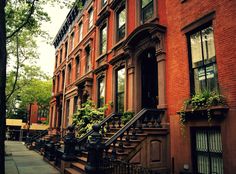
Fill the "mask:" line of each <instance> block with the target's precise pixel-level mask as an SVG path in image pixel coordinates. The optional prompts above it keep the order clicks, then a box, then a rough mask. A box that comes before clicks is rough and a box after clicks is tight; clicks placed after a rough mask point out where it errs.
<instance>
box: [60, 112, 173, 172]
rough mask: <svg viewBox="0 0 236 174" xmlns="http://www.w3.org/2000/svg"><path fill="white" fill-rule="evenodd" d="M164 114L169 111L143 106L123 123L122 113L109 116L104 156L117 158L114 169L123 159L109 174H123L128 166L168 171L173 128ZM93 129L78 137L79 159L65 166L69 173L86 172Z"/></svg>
mask: <svg viewBox="0 0 236 174" xmlns="http://www.w3.org/2000/svg"><path fill="white" fill-rule="evenodd" d="M164 117H165V111H164V110H158V109H142V110H141V111H140V112H139V113H137V114H136V115H135V116H134V117H133V118H132V119H131V120H130V121H129V122H128V123H127V124H125V125H122V122H121V115H119V114H114V113H113V114H111V115H110V116H108V117H106V118H105V119H104V120H103V121H102V122H101V123H100V125H99V126H100V127H101V130H100V132H101V135H102V142H103V143H104V150H103V158H104V159H113V162H112V164H110V163H107V165H108V166H109V167H110V168H113V169H114V167H115V165H114V160H115V161H119V167H118V168H117V167H116V168H117V169H116V171H115V172H114V171H113V172H111V171H109V172H107V173H109V174H112V173H117V174H118V173H122V171H120V172H119V170H124V169H125V168H129V171H133V173H137V174H138V173H140V174H141V173H142V174H145V173H160V174H164V173H168V166H169V164H168V161H169V160H168V158H167V156H168V134H169V132H168V131H169V129H168V127H164V125H165V124H164V123H162V122H163V120H164V119H165V118H164ZM93 132H94V130H92V131H90V132H88V133H87V134H86V135H85V136H84V137H83V138H81V139H79V140H77V144H76V149H77V155H76V159H75V161H73V162H72V163H71V165H70V167H68V168H65V170H64V173H65V174H85V166H86V165H87V160H88V151H87V140H88V137H89V136H90V135H92V134H93ZM116 166H117V164H116ZM131 168H132V169H131ZM117 170H118V171H117ZM138 171H139V172H138ZM150 171H151V172H150ZM123 173H125V172H124V171H123ZM128 173H132V172H128Z"/></svg>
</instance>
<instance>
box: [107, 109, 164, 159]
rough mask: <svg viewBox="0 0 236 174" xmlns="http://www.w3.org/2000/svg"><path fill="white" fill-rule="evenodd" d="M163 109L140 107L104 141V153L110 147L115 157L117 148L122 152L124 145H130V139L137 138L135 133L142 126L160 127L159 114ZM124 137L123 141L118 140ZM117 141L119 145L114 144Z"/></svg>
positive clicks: (139, 131) (139, 130)
mask: <svg viewBox="0 0 236 174" xmlns="http://www.w3.org/2000/svg"><path fill="white" fill-rule="evenodd" d="M163 113H164V110H160V109H159V110H157V109H142V110H141V111H140V112H139V113H137V114H136V115H135V116H134V117H133V118H132V119H131V120H130V121H129V122H128V123H127V124H126V125H125V126H124V127H123V128H122V129H120V130H119V131H117V132H116V133H115V134H114V135H113V136H112V137H111V138H110V139H108V140H107V141H106V142H105V149H106V155H107V154H108V152H107V151H108V150H109V149H112V156H113V158H116V153H117V150H119V152H124V145H126V146H130V140H137V138H138V136H137V133H142V132H143V130H142V129H143V128H161V127H162V126H161V119H162V118H161V115H162V114H163ZM122 139H125V141H119V140H122ZM117 142H119V146H118V147H117V146H116V144H117Z"/></svg>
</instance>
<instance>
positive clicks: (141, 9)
mask: <svg viewBox="0 0 236 174" xmlns="http://www.w3.org/2000/svg"><path fill="white" fill-rule="evenodd" d="M142 3H143V1H142V0H141V1H140V21H141V23H143V24H144V23H146V22H148V21H149V20H150V19H152V18H153V17H154V14H155V13H154V0H151V1H150V2H149V3H148V4H147V5H145V6H144V7H142ZM150 4H152V10H153V11H152V16H151V17H149V18H147V19H145V20H144V14H143V11H144V9H145V8H147V7H148V6H150Z"/></svg>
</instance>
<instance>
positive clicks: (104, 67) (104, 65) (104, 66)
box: [93, 63, 109, 75]
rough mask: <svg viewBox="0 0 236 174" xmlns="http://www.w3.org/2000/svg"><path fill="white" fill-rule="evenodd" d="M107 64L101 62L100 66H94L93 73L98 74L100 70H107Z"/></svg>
mask: <svg viewBox="0 0 236 174" xmlns="http://www.w3.org/2000/svg"><path fill="white" fill-rule="evenodd" d="M108 66H109V65H108V64H107V63H106V64H103V65H101V66H99V67H98V68H96V69H95V70H93V73H94V74H96V75H97V74H99V73H100V72H102V71H105V70H107V69H108Z"/></svg>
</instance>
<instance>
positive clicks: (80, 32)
mask: <svg viewBox="0 0 236 174" xmlns="http://www.w3.org/2000/svg"><path fill="white" fill-rule="evenodd" d="M82 38H83V24H82V23H80V24H79V42H80V41H81V40H82Z"/></svg>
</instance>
